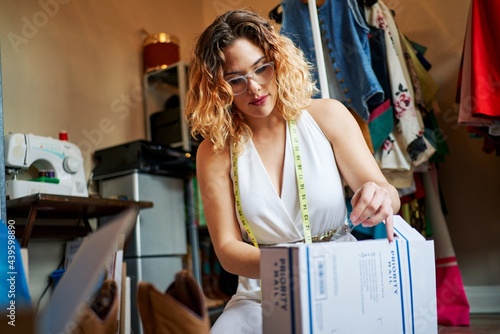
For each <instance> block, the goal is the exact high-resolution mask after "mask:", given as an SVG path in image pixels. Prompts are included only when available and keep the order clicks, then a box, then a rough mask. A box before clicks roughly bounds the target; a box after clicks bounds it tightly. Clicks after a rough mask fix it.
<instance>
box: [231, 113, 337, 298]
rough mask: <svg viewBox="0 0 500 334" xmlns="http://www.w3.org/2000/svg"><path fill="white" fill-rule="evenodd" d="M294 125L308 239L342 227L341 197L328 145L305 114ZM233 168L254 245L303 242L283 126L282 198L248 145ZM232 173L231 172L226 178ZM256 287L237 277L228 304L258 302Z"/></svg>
mask: <svg viewBox="0 0 500 334" xmlns="http://www.w3.org/2000/svg"><path fill="white" fill-rule="evenodd" d="M296 123H297V134H298V138H299V148H300V156H301V162H302V169H303V174H304V181H305V188H306V194H307V204H308V210H309V217H310V218H309V221H310V224H311V235H312V236H316V235H320V234H321V233H324V232H327V231H329V230H332V229H335V228H338V227H340V226H341V225H342V224H343V223H344V221H345V218H346V204H345V200H344V192H343V187H342V181H341V178H340V175H339V171H338V168H337V165H336V162H335V156H334V153H333V149H332V146H331V144H330V142H329V141H328V139H327V138H326V136H325V135H324V134H323V132H322V130H321V129H320V127H319V126H318V124H317V123H316V122H315V120H314V119H313V118H312V117H311V115H310V114H309V113H308V112H307V111H305V110H304V111H303V112H302V115H301V117H300V118H299V119H298V120H297V122H296ZM237 163H238V182H239V192H240V198H241V207H242V210H243V213H244V215H245V218H246V220H247V223H248V225H249V226H250V230H251V231H252V233H253V234H254V236H255V238H256V240H257V242H258V243H259V244H263V245H272V244H278V243H288V242H298V241H300V240H303V239H304V230H303V223H302V212H301V210H300V204H299V196H298V190H297V181H296V176H295V165H294V159H293V152H292V143H291V139H290V133H289V128H288V124H287V131H286V148H285V161H284V167H283V186H282V187H283V188H282V191H281V197H279V196H278V194H277V193H276V191H275V189H274V186H273V184H272V182H271V180H270V178H269V175H268V174H267V171H266V169H265V167H264V164H263V163H262V161H261V159H260V156H259V154H258V152H257V150H256V148H255V146H254V144H253V141H252V140H249V141H248V142H247V143H246V145H245V148H244V151H243V153H242V155H240V156H239V157H238V161H237ZM233 173H234V171H233V170H232V169H231V176H233ZM233 179H234V177H233ZM233 181H234V180H233ZM233 185H234V183H233ZM238 221H239V224H240V229H241V233H242V235H243V239H244V240H247V241H249V240H250V238H249V237H248V235H247V233H246V230H245V229H244V227H243V224H242V222H241V219H240V217H238ZM249 242H250V241H249ZM250 243H251V242H250ZM259 283H260V282H259V280H255V279H248V278H245V277H241V276H240V278H239V286H238V291H237V293H236V295H235V296H233V298H232V299H231V301H230V303H229V304H231V303H234V302H236V301H237V300H239V299H248V298H250V299H255V300H258V301H260V284H259ZM228 306H229V305H228Z"/></svg>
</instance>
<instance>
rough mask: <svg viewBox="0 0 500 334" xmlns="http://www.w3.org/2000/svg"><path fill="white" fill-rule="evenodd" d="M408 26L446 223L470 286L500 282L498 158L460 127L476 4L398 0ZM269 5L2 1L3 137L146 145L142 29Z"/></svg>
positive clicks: (186, 37)
mask: <svg viewBox="0 0 500 334" xmlns="http://www.w3.org/2000/svg"><path fill="white" fill-rule="evenodd" d="M385 3H386V4H387V5H388V6H389V7H391V8H392V9H394V10H395V11H396V15H397V16H396V21H397V22H398V24H399V27H400V29H401V30H402V31H403V32H404V33H406V34H407V35H408V36H409V37H410V38H411V39H413V40H415V41H417V42H420V43H421V44H424V45H426V46H428V47H429V51H428V53H427V54H426V55H427V58H428V59H429V61H430V62H431V63H432V64H433V69H432V70H431V74H432V75H433V77H434V78H435V80H436V81H437V82H438V83H439V85H440V87H441V88H440V91H439V93H438V102H439V105H440V107H441V110H442V114H441V115H439V117H438V120H439V124H440V128H441V129H442V130H443V133H444V135H445V136H446V138H447V140H448V143H449V146H450V151H451V153H450V155H448V156H447V157H446V162H445V163H444V164H442V165H441V166H440V172H439V177H440V181H441V184H442V186H443V194H444V196H445V200H446V204H447V206H448V210H449V214H448V216H447V217H446V218H447V222H448V226H449V229H450V233H451V236H452V238H453V242H454V245H455V250H456V252H457V256H458V261H459V264H460V267H461V269H462V275H463V278H464V281H465V284H466V285H500V246H499V243H498V240H500V234H499V233H500V232H499V231H500V229H499V228H498V226H499V224H500V221H499V220H500V218H499V216H500V215H499V209H498V205H499V204H498V203H500V187H499V185H500V182H499V181H500V180H499V178H500V176H499V170H500V159H499V158H497V157H494V156H488V155H486V154H484V153H482V152H481V142H480V140H475V139H470V138H469V137H468V135H467V133H466V131H465V129H464V128H463V127H461V126H457V125H456V122H455V120H456V111H455V107H454V103H453V101H454V97H455V89H456V82H457V75H458V65H459V62H460V56H461V48H462V43H463V36H464V32H465V23H466V15H467V11H468V8H469V3H470V0H458V1H457V0H441V1H433V0H420V1H415V0H391V1H389V0H388V1H386V2H385ZM277 4H278V1H271V2H270V1H269V0H255V1H251V0H220V1H217V0H216V1H212V0H210V1H209V0H186V1H174V0H163V1H162V0H147V1H140V2H139V1H130V0H125V1H118V0H108V1H97V0H86V1H82V0H41V1H16V0H3V1H2V2H1V3H0V38H1V48H2V49H1V55H2V69H3V88H4V95H3V99H4V111H5V131H6V132H31V133H35V134H39V135H46V136H54V137H55V136H57V133H58V132H59V130H61V129H66V130H68V132H69V136H70V140H71V141H72V142H74V143H76V144H78V145H79V146H80V148H81V149H82V151H83V153H84V156H85V161H86V164H85V168H86V172H87V174H89V172H90V168H91V166H92V164H91V153H92V152H93V151H94V150H95V149H98V148H102V147H107V146H112V145H116V144H119V143H123V142H126V141H131V140H134V139H140V138H144V133H145V132H144V122H143V114H142V112H143V105H142V103H143V101H142V95H141V43H142V38H143V36H142V35H141V33H140V30H141V29H142V28H145V29H146V30H148V31H150V32H168V33H171V34H174V35H177V36H178V37H180V39H181V58H182V59H183V60H185V61H188V60H189V50H190V49H191V42H192V40H193V38H194V37H195V36H196V35H197V34H198V33H199V32H200V31H201V29H202V28H203V27H204V26H206V25H208V24H209V23H210V22H211V21H212V19H213V18H214V16H215V15H216V14H220V13H222V12H224V11H226V10H228V9H233V8H240V7H250V8H253V9H254V10H256V11H257V12H259V13H261V14H263V15H266V16H267V13H268V12H269V11H270V10H271V9H272V8H273V7H274V6H276V5H277Z"/></svg>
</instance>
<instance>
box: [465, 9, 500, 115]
mask: <svg viewBox="0 0 500 334" xmlns="http://www.w3.org/2000/svg"><path fill="white" fill-rule="evenodd" d="M471 15H472V18H471V27H470V28H471V34H472V36H471V52H472V55H471V56H472V59H471V60H472V64H471V65H472V66H471V84H472V90H473V96H475V100H476V108H475V109H474V110H472V115H473V116H475V117H480V118H486V119H495V120H500V108H499V106H500V50H499V48H498V41H499V40H500V23H499V21H498V18H499V17H500V2H499V1H485V0H473V1H472V14H471Z"/></svg>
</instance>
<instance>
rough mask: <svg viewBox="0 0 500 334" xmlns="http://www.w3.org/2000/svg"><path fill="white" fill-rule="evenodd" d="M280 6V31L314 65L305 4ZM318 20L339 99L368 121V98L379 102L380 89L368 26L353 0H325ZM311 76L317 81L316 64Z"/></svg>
mask: <svg viewBox="0 0 500 334" xmlns="http://www.w3.org/2000/svg"><path fill="white" fill-rule="evenodd" d="M282 8H283V24H282V26H281V34H283V35H285V36H287V37H289V38H290V39H291V40H292V41H293V42H294V43H295V45H296V46H297V47H299V48H300V49H302V51H303V52H304V54H305V56H306V58H307V60H308V61H309V62H311V63H312V64H313V65H317V61H316V52H315V49H314V41H313V36H312V27H311V19H310V15H309V8H308V5H307V4H304V3H302V1H300V0H283V1H282ZM318 20H319V24H320V31H321V35H322V38H323V42H324V43H325V44H326V45H327V49H328V51H329V56H330V58H331V60H332V64H331V66H332V67H333V73H335V75H336V77H337V80H338V83H339V84H340V87H341V89H342V90H343V93H344V94H343V97H344V99H343V100H341V102H342V103H344V105H346V106H347V107H348V108H350V109H351V110H353V111H354V112H356V113H357V114H358V115H359V116H361V118H362V119H363V120H365V121H368V118H369V115H370V114H369V109H368V101H369V102H370V104H372V105H373V104H380V103H382V102H383V101H384V92H383V89H382V87H381V86H380V83H379V82H378V80H377V77H376V76H375V73H374V71H373V68H372V65H371V56H370V46H369V41H368V33H369V32H370V29H369V28H368V26H367V25H366V22H365V20H364V18H363V17H362V15H361V13H360V10H359V7H358V5H357V3H356V0H326V1H325V3H324V4H323V5H322V6H320V7H319V8H318ZM321 61H324V60H321ZM325 66H329V64H325ZM313 78H314V79H315V80H316V82H317V81H318V72H317V69H316V68H315V69H314V70H313ZM318 88H319V87H318Z"/></svg>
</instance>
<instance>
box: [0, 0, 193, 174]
mask: <svg viewBox="0 0 500 334" xmlns="http://www.w3.org/2000/svg"><path fill="white" fill-rule="evenodd" d="M200 8H201V0H189V1H162V0H148V1H130V0H125V1H118V0H107V1H97V0H86V1H81V0H40V1H15V0H5V1H2V3H1V4H0V32H1V47H2V65H3V88H4V95H3V96H4V111H5V132H6V133H7V132H31V133H35V134H39V135H43V136H53V137H57V135H58V133H59V131H60V130H61V129H65V130H67V131H68V133H69V139H70V141H72V142H74V143H76V144H78V145H79V146H80V149H81V150H82V153H83V154H84V157H85V161H86V165H85V167H86V172H87V174H88V173H89V172H90V167H91V163H90V162H91V159H90V158H91V153H92V152H93V151H94V150H95V149H97V148H102V147H105V146H111V145H115V144H118V143H122V142H125V141H130V140H135V139H140V138H143V137H144V133H145V132H144V119H143V112H142V111H143V98H142V90H141V75H142V65H141V64H142V63H141V62H142V59H141V51H142V48H141V46H142V42H143V38H144V35H143V34H142V33H141V29H146V30H147V31H149V32H151V33H155V32H167V33H170V34H173V35H176V36H177V37H179V38H180V39H181V41H182V42H181V58H182V59H183V60H185V59H187V58H188V45H187V44H188V41H190V40H192V39H193V37H194V35H195V34H196V33H197V32H198V31H199V30H200V29H201V27H202V15H201V14H202V12H201V10H200Z"/></svg>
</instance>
